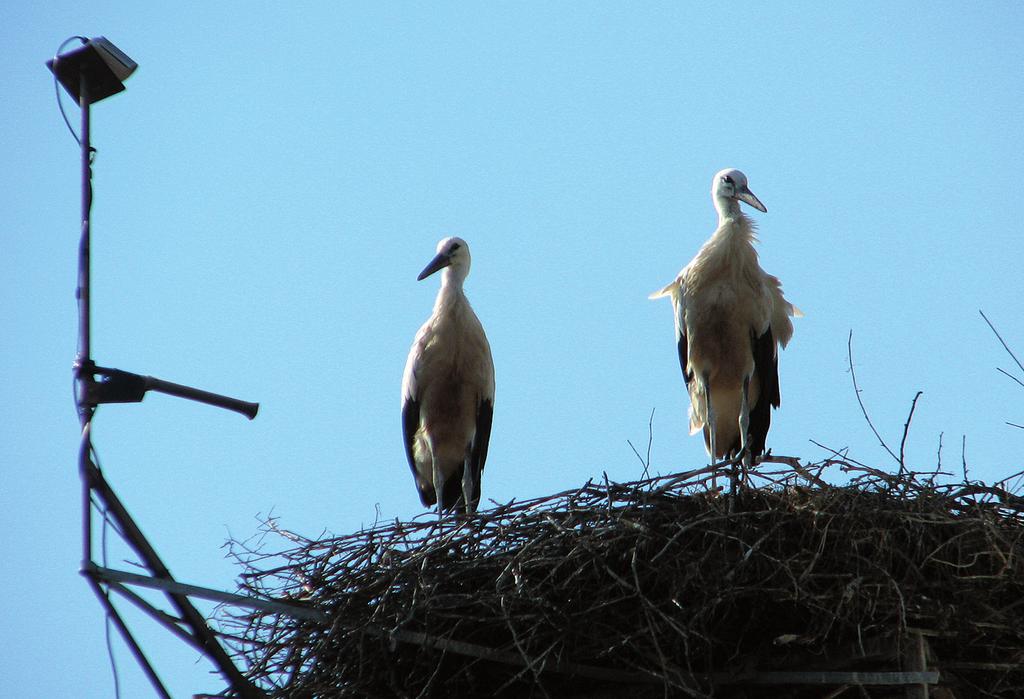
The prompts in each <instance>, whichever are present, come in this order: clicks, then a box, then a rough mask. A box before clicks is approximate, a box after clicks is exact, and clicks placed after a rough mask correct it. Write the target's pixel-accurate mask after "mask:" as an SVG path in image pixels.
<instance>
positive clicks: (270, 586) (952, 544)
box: [221, 459, 1024, 698]
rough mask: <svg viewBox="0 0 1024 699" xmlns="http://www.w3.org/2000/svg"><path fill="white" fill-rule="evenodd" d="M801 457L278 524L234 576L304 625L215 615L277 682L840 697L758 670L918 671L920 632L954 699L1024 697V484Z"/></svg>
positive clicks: (268, 684) (489, 691) (270, 525)
mask: <svg viewBox="0 0 1024 699" xmlns="http://www.w3.org/2000/svg"><path fill="white" fill-rule="evenodd" d="M786 463H787V466H786V467H784V468H782V467H780V470H777V471H775V472H767V470H768V468H769V467H770V466H771V464H762V466H761V467H760V468H759V469H758V472H759V475H758V476H757V477H756V478H757V479H758V480H757V482H756V483H754V484H753V485H750V484H748V485H747V486H746V487H744V488H741V489H740V490H739V492H738V494H737V495H736V496H735V497H730V496H728V495H724V494H721V493H720V492H718V491H714V490H709V489H708V485H709V484H708V482H707V481H708V479H709V478H710V476H711V475H712V474H711V471H710V469H702V470H699V471H693V472H689V473H684V474H676V475H673V476H664V477H658V478H650V479H645V480H641V481H638V482H632V483H610V482H597V483H595V482H588V483H587V484H585V485H584V486H583V487H581V488H579V489H578V490H573V491H569V492H564V493H560V494H557V495H553V496H550V497H546V498H539V499H535V500H529V501H524V502H513V503H511V504H507V505H500V506H496V507H494V508H493V509H490V510H488V511H485V512H480V513H478V514H476V515H473V516H470V517H445V518H443V519H440V520H439V519H438V518H437V517H436V515H425V516H423V517H421V518H419V519H418V520H416V521H413V522H397V521H396V522H394V523H388V524H380V525H377V526H374V527H373V528H371V529H367V530H365V531H360V532H357V533H355V534H351V535H347V536H341V537H336V538H323V539H320V540H315V539H308V538H304V537H301V536H298V535H295V534H293V533H291V532H288V531H285V530H283V529H281V528H279V527H278V526H277V524H276V522H275V521H273V520H268V521H267V522H265V531H264V534H263V536H262V537H260V538H259V540H258V541H257V542H256V543H252V542H231V544H232V549H233V552H234V554H235V555H236V556H237V557H238V559H239V560H240V561H241V562H242V564H243V565H244V566H245V572H244V574H243V577H242V579H243V584H242V587H243V591H244V592H245V593H246V594H249V595H252V596H256V597H260V598H263V599H271V600H277V601H287V602H289V603H291V604H296V605H301V606H302V607H304V608H307V609H308V610H310V614H309V615H307V616H308V617H309V618H306V619H298V618H294V617H292V616H290V615H287V614H281V613H277V612H273V611H256V612H251V613H246V614H242V615H234V616H228V615H225V614H223V613H222V615H221V625H222V628H223V630H224V633H225V634H226V635H227V636H228V638H230V639H232V644H233V647H234V649H235V652H236V654H237V656H238V657H239V659H240V660H242V662H243V663H244V664H245V665H246V667H247V668H248V671H247V672H248V676H249V677H251V678H252V679H253V680H254V681H255V682H256V683H257V684H258V685H260V686H262V687H264V688H265V689H267V691H268V692H269V693H271V694H272V695H275V696H288V697H312V696H317V697H325V696H353V697H356V696H358V697H394V696H397V697H426V696H444V697H449V696H450V697H457V696H467V697H469V696H474V697H476V696H510V697H512V696H515V697H518V696H548V697H571V696H589V697H601V696H609V697H610V696H627V695H628V696H639V697H645V696H658V697H661V696H736V697H740V696H744V697H751V696H776V697H778V696H793V697H803V696H816V697H822V696H839V694H841V693H844V690H843V685H839V686H836V685H832V686H822V685H821V684H819V685H817V686H816V687H815V686H807V685H801V684H800V683H792V684H789V685H786V686H778V685H768V686H765V685H763V684H758V682H757V678H758V677H762V678H763V677H764V676H765V675H764V673H766V672H767V673H771V672H779V671H790V672H795V671H799V672H805V673H806V672H808V671H836V670H845V671H861V672H870V671H876V672H881V671H899V670H906V669H907V665H906V658H907V656H908V653H907V650H908V645H909V644H910V641H909V640H908V639H913V638H917V639H920V638H922V637H923V638H924V639H925V641H926V642H927V645H928V647H929V649H930V650H929V653H928V666H929V668H930V669H937V670H939V672H940V675H941V681H940V685H941V686H943V687H946V688H948V690H949V691H950V692H951V694H948V695H947V696H956V697H958V698H960V697H972V696H1011V695H1016V696H1020V695H1022V693H1024V538H1022V537H1024V499H1022V498H1021V497H1019V496H1017V495H1015V494H1014V493H1013V492H1012V491H1013V490H1014V489H1013V488H1009V487H1008V486H1007V485H1006V482H1005V481H1004V482H1002V483H1000V484H998V485H997V486H985V485H981V484H978V483H972V482H967V481H966V480H965V482H963V483H959V484H953V485H940V484H938V483H937V482H936V478H935V476H934V474H931V475H920V474H913V473H907V472H905V471H903V470H902V469H901V471H900V473H898V474H896V475H893V474H886V473H883V472H881V471H878V470H875V469H871V468H868V467H866V466H864V465H862V464H857V463H855V462H851V461H847V460H842V459H832V460H829V461H826V462H822V463H820V464H815V465H813V466H801V465H800V464H799V463H797V462H796V460H789V461H788V462H786ZM826 468H840V469H842V470H843V471H846V472H847V476H846V477H847V479H848V483H847V484H846V485H843V486H834V485H828V484H826V483H825V482H824V481H823V480H822V472H823V470H825V469H826ZM272 544H273V546H272ZM281 546H284V548H283V549H281V548H280V547H281ZM270 549H274V550H270ZM919 669H923V668H919ZM854 685H856V683H853V684H851V685H850V686H849V687H848V689H849V691H848V692H845V696H851V697H854V696H890V695H892V696H904V695H903V693H902V692H903V691H904V690H903V689H898V690H897V689H894V688H893V687H879V686H867V687H863V686H854ZM895 691H899V692H900V693H899V694H893V692H895ZM887 692H888V693H887ZM936 696H937V695H936Z"/></svg>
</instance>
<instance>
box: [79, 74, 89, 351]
mask: <svg viewBox="0 0 1024 699" xmlns="http://www.w3.org/2000/svg"><path fill="white" fill-rule="evenodd" d="M86 72H87V71H85V70H82V71H81V73H80V76H79V93H78V106H79V108H80V109H81V111H82V133H81V137H80V138H81V146H82V237H81V239H80V241H79V247H78V294H77V295H78V333H79V335H78V337H79V345H78V363H79V366H82V365H84V364H85V363H87V362H88V361H89V358H90V357H91V356H92V346H91V345H92V335H91V329H90V322H89V321H90V316H89V312H90V308H89V281H90V280H89V266H90V264H89V262H90V259H89V255H90V230H89V219H90V211H91V210H92V163H91V162H89V161H90V160H91V157H90V151H91V147H90V143H89V80H88V78H87V76H86Z"/></svg>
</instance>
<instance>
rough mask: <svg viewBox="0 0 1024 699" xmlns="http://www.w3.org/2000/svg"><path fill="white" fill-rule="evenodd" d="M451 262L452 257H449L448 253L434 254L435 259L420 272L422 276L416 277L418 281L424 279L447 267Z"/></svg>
mask: <svg viewBox="0 0 1024 699" xmlns="http://www.w3.org/2000/svg"><path fill="white" fill-rule="evenodd" d="M451 263H452V258H451V257H449V256H448V255H447V254H446V253H444V252H439V253H437V255H435V256H434V259H432V260H431V261H430V263H429V264H428V265H427V266H426V267H424V268H423V271H422V272H420V276H418V277H416V281H418V282H421V281H423V280H424V279H426V278H427V277H429V276H430V275H431V274H433V273H434V272H436V271H437V270H439V269H444V268H445V267H447V266H448V265H450V264H451Z"/></svg>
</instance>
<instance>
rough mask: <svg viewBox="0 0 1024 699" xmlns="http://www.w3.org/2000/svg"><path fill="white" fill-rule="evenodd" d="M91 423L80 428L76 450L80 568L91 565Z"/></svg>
mask: <svg viewBox="0 0 1024 699" xmlns="http://www.w3.org/2000/svg"><path fill="white" fill-rule="evenodd" d="M91 431H92V423H91V422H86V423H85V427H83V428H82V446H81V447H80V448H79V452H78V474H79V476H80V479H81V481H82V568H83V569H84V568H86V567H87V566H90V565H92V482H91V480H90V477H89V474H90V469H89V466H90V465H92V461H91V460H90V454H89V452H90V451H91V450H92V441H91V437H90V432H91Z"/></svg>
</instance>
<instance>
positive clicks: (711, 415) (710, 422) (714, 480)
mask: <svg viewBox="0 0 1024 699" xmlns="http://www.w3.org/2000/svg"><path fill="white" fill-rule="evenodd" d="M701 382H702V386H701V388H703V389H704V408H705V412H706V413H707V414H706V415H705V418H704V429H706V430H707V431H708V451H710V452H711V465H712V466H714V465H715V460H716V459H718V449H717V446H718V445H717V444H716V440H715V410H714V408H712V407H711V381H709V380H708V375H707V374H704V375H703V376H702V377H701ZM711 487H712V488H717V487H718V476H717V474H712V475H711Z"/></svg>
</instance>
